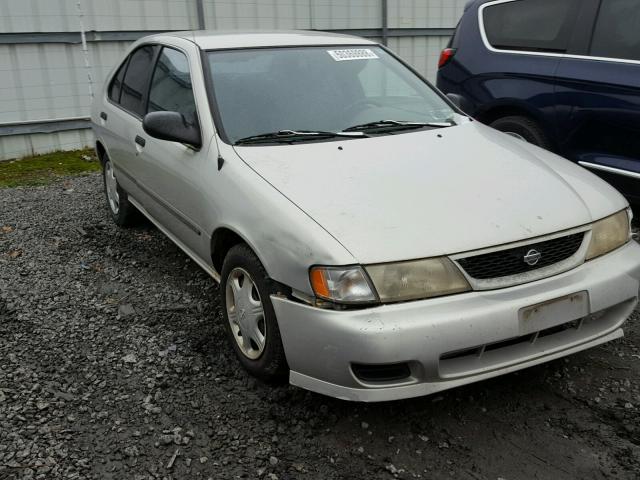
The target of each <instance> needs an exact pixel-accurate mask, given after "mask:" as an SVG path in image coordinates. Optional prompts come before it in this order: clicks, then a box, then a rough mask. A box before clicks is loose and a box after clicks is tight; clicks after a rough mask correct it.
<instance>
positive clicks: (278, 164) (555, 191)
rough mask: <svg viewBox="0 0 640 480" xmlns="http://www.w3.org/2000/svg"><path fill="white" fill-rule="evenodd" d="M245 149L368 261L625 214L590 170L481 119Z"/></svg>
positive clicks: (452, 249)
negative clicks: (416, 129) (364, 136)
mask: <svg viewBox="0 0 640 480" xmlns="http://www.w3.org/2000/svg"><path fill="white" fill-rule="evenodd" d="M235 149H236V152H237V153H238V154H239V155H240V157H241V158H242V159H243V160H244V161H245V162H246V163H247V164H248V165H249V166H250V167H251V168H252V169H254V170H255V171H256V172H257V173H258V174H259V175H260V176H262V178H264V179H265V180H266V181H267V182H269V183H270V184H271V185H273V187H275V188H276V189H277V190H278V191H280V192H281V193H282V194H283V195H285V196H286V197H288V198H289V200H290V201H291V202H293V203H294V204H295V205H297V206H298V207H299V208H300V209H302V210H303V211H304V212H305V213H306V214H307V215H308V216H310V217H311V218H312V219H313V220H314V221H316V222H317V223H318V224H320V225H321V226H322V227H323V228H324V229H325V230H327V231H328V232H329V233H330V234H331V235H332V236H333V237H334V238H335V239H336V240H337V241H339V242H340V243H341V244H342V245H343V246H344V247H345V248H346V249H347V250H349V252H350V253H351V254H352V255H353V256H354V257H355V259H357V261H358V262H360V263H364V264H370V263H378V262H389V261H398V260H406V259H416V258H424V257H432V256H438V255H447V254H455V253H461V252H466V251H470V250H476V249H480V248H485V247H490V246H495V245H501V244H505V243H510V242H515V241H519V240H524V239H527V238H533V237H538V236H541V235H546V234H550V233H554V232H558V231H562V230H565V229H569V228H573V227H576V226H580V225H584V224H587V223H589V222H592V221H593V220H596V219H599V218H602V217H604V216H606V215H609V214H611V213H615V212H616V211H618V210H621V209H623V208H624V207H625V206H626V202H625V200H624V199H623V198H622V197H621V196H620V195H619V194H618V193H617V192H616V191H615V190H613V189H612V188H611V187H609V186H608V185H607V184H606V183H604V182H603V181H601V180H599V179H598V178H597V177H595V176H594V175H592V174H590V173H588V172H587V171H585V170H584V169H582V168H581V167H578V166H576V165H574V164H572V163H571V162H568V161H567V160H564V159H562V158H560V157H557V156H555V155H553V154H550V153H549V152H546V151H544V150H542V149H539V148H537V147H534V146H531V145H528V144H525V143H524V142H522V141H520V140H517V139H513V138H511V137H509V136H507V135H504V134H502V133H499V132H497V131H495V130H492V129H490V128H488V127H485V126H483V125H481V124H479V123H477V122H467V123H465V124H463V125H460V126H457V127H451V128H446V129H440V130H428V131H419V132H410V133H404V134H400V135H389V136H384V137H374V138H367V139H357V140H346V141H339V142H320V143H312V144H308V143H307V144H295V145H275V146H260V147H257V146H244V147H236V148H235ZM274 215H277V212H274ZM291 228H296V226H295V225H292V226H291Z"/></svg>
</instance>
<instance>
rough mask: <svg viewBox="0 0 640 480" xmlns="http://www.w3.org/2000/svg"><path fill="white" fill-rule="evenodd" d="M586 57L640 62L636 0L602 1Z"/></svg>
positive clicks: (639, 14)
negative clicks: (588, 53) (588, 55)
mask: <svg viewBox="0 0 640 480" xmlns="http://www.w3.org/2000/svg"><path fill="white" fill-rule="evenodd" d="M590 55H592V56H594V57H607V58H620V59H624V60H640V2H638V0H602V4H601V6H600V12H599V14H598V19H597V21H596V26H595V29H594V32H593V39H592V40H591V50H590Z"/></svg>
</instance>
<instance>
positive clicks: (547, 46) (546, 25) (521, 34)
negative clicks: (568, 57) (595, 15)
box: [483, 0, 579, 53]
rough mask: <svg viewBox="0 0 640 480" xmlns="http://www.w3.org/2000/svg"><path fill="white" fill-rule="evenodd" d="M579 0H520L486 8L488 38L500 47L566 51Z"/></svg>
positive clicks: (484, 14)
mask: <svg viewBox="0 0 640 480" xmlns="http://www.w3.org/2000/svg"><path fill="white" fill-rule="evenodd" d="M578 2H579V0H516V1H513V2H508V3H500V4H497V5H490V6H488V7H486V8H485V9H484V11H483V20H484V28H485V32H486V34H487V40H488V41H489V43H490V44H491V46H492V47H494V48H496V49H500V50H521V51H533V52H553V53H564V52H566V51H567V47H568V46H569V40H570V39H571V33H572V30H573V24H574V22H575V19H576V17H577V15H576V12H577V8H578V6H579V4H578Z"/></svg>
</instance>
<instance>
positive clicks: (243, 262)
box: [220, 244, 289, 383]
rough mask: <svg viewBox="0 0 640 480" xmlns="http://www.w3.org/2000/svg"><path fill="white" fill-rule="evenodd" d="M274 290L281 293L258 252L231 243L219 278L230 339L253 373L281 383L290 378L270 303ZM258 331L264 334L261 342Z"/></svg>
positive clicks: (239, 357)
mask: <svg viewBox="0 0 640 480" xmlns="http://www.w3.org/2000/svg"><path fill="white" fill-rule="evenodd" d="M247 281H249V282H251V283H247ZM242 287H244V288H242ZM234 288H235V290H234ZM274 293H278V289H277V286H276V284H275V283H274V282H273V281H272V280H270V279H269V277H268V275H267V273H266V271H265V269H264V267H263V266H262V264H261V263H260V260H259V259H258V257H257V256H256V254H255V253H253V251H252V250H251V249H250V248H249V247H248V246H247V245H245V244H240V245H236V246H234V247H232V248H231V250H229V252H228V253H227V255H226V257H225V259H224V263H223V266H222V274H221V281H220V300H221V304H222V312H223V317H224V326H225V330H226V332H227V337H228V339H229V343H230V345H231V348H232V349H233V351H234V352H235V354H236V357H238V360H239V361H240V363H241V364H242V366H243V367H244V368H245V369H246V370H247V371H248V372H249V373H250V374H251V375H253V376H255V377H257V378H259V379H261V380H263V381H265V382H269V383H282V382H284V381H286V379H287V378H288V374H289V366H288V365H287V359H286V357H285V354H284V348H283V346H282V340H281V338H280V329H279V328H278V321H277V319H276V314H275V312H274V310H273V305H272V303H271V295H272V294H274ZM258 303H259V304H260V305H261V306H262V313H261V314H262V316H260V313H257V314H254V312H256V311H259V307H258V306H257V304H258ZM243 331H244V332H249V331H251V332H252V335H243ZM259 334H262V337H263V342H262V344H260V340H259V337H260V335H259Z"/></svg>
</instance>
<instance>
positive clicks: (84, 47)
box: [76, 0, 93, 98]
mask: <svg viewBox="0 0 640 480" xmlns="http://www.w3.org/2000/svg"><path fill="white" fill-rule="evenodd" d="M76 7H77V8H78V20H79V22H80V38H81V40H82V52H83V53H84V67H85V69H86V70H87V79H88V80H89V96H90V97H91V98H93V79H92V78H91V63H89V49H88V48H87V37H86V35H85V34H84V20H83V18H84V13H83V11H82V5H81V3H80V0H78V3H77V4H76Z"/></svg>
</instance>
